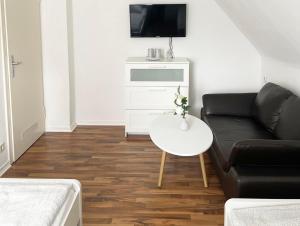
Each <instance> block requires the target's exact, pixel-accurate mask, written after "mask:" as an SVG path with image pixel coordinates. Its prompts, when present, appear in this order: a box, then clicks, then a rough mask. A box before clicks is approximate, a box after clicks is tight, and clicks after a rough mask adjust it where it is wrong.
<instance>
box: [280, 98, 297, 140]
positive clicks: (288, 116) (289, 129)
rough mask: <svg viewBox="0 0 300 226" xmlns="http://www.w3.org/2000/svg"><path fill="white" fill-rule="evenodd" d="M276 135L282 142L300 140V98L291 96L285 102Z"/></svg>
mask: <svg viewBox="0 0 300 226" xmlns="http://www.w3.org/2000/svg"><path fill="white" fill-rule="evenodd" d="M275 135H276V137H277V138H279V139H281V140H300V98H299V97H297V96H291V97H290V98H289V99H288V100H287V101H285V102H284V104H283V106H282V108H281V113H280V119H279V122H278V125H277V126H276V129H275Z"/></svg>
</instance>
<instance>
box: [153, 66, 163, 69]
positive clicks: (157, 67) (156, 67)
mask: <svg viewBox="0 0 300 226" xmlns="http://www.w3.org/2000/svg"><path fill="white" fill-rule="evenodd" d="M166 68H167V66H149V67H148V69H166Z"/></svg>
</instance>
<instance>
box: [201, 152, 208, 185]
mask: <svg viewBox="0 0 300 226" xmlns="http://www.w3.org/2000/svg"><path fill="white" fill-rule="evenodd" d="M200 165H201V171H202V177H203V182H204V187H206V188H207V187H208V185H207V177H206V170H205V163H204V157H203V154H201V155H200Z"/></svg>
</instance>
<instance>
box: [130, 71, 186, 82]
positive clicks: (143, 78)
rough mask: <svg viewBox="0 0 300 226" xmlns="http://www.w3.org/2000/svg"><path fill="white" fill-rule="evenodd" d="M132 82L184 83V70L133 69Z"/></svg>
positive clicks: (131, 73)
mask: <svg viewBox="0 0 300 226" xmlns="http://www.w3.org/2000/svg"><path fill="white" fill-rule="evenodd" d="M130 81H132V82H183V81H184V70H183V69H131V72H130Z"/></svg>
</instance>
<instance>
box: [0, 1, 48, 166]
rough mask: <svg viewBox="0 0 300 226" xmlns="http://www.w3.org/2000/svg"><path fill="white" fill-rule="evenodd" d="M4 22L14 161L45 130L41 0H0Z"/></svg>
mask: <svg viewBox="0 0 300 226" xmlns="http://www.w3.org/2000/svg"><path fill="white" fill-rule="evenodd" d="M1 1H2V2H1V3H2V7H3V8H2V10H3V11H4V17H5V24H6V35H5V37H6V41H7V43H6V44H7V52H6V54H7V59H8V60H7V61H8V64H9V66H8V68H9V69H8V71H9V74H10V76H9V84H10V104H11V130H12V146H13V147H12V149H13V155H12V158H13V161H16V160H17V159H18V158H19V157H20V156H21V155H22V154H23V153H24V152H25V151H26V150H27V149H28V148H29V147H30V146H31V145H32V144H33V143H34V142H35V141H36V140H37V139H38V138H39V137H40V136H41V135H42V134H43V133H44V130H45V125H44V124H45V115H44V103H43V99H44V98H43V74H42V44H41V18H40V0H1Z"/></svg>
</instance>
